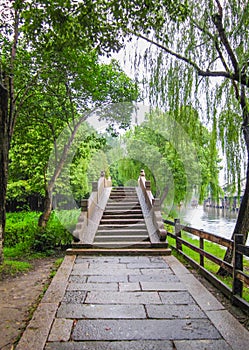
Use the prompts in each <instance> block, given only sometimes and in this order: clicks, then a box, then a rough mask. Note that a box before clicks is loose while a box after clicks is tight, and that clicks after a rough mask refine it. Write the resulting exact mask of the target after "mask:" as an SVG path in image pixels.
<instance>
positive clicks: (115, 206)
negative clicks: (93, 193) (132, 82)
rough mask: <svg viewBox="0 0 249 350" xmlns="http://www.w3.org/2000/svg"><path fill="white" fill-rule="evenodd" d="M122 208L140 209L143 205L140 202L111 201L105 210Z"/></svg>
mask: <svg viewBox="0 0 249 350" xmlns="http://www.w3.org/2000/svg"><path fill="white" fill-rule="evenodd" d="M120 209H125V210H137V209H140V210H141V207H140V205H139V204H138V203H128V204H126V203H124V202H120V203H111V204H107V205H106V207H105V211H109V210H120Z"/></svg>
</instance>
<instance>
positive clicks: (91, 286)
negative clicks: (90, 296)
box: [67, 282, 119, 292]
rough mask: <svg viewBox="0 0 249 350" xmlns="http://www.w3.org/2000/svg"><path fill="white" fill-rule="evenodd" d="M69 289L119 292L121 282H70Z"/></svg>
mask: <svg viewBox="0 0 249 350" xmlns="http://www.w3.org/2000/svg"><path fill="white" fill-rule="evenodd" d="M67 290H68V291H72V290H76V291H77V290H78V291H81V290H85V291H97V290H99V291H110V290H112V291H114V292H117V291H118V290H119V284H118V283H117V282H116V283H112V282H110V283H90V282H89V283H69V284H68V286H67Z"/></svg>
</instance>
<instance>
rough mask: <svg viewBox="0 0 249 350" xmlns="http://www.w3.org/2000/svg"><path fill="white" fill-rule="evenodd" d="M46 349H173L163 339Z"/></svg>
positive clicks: (49, 346)
mask: <svg viewBox="0 0 249 350" xmlns="http://www.w3.org/2000/svg"><path fill="white" fill-rule="evenodd" d="M174 349H175V348H174ZM46 350H173V343H172V342H171V341H165V340H157V341H154V340H147V341H112V342H109V341H105V342H101V341H93V342H91V341H85V342H70V343H48V344H47V346H46ZM201 350H203V348H202V349H201ZM218 350H220V349H218ZM225 350H226V349H225Z"/></svg>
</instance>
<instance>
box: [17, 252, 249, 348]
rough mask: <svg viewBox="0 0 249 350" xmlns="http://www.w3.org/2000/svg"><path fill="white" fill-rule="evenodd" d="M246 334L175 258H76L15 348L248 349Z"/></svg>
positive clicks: (70, 258)
mask: <svg viewBox="0 0 249 350" xmlns="http://www.w3.org/2000/svg"><path fill="white" fill-rule="evenodd" d="M248 339H249V332H248V331H247V330H246V329H245V328H243V327H242V325H240V324H239V322H238V321H237V320H236V319H235V318H234V317H233V316H232V315H231V314H229V313H228V312H227V311H226V310H225V309H224V307H223V305H221V304H220V303H219V302H218V301H217V299H216V298H215V297H214V296H213V295H212V294H211V293H210V292H208V291H207V289H206V288H205V287H204V286H203V285H202V284H201V283H200V282H199V281H198V280H197V279H196V278H195V277H194V276H193V275H192V274H191V272H190V271H188V270H187V269H186V268H185V267H184V266H183V265H182V264H181V263H180V262H179V261H178V260H177V259H176V258H175V257H173V256H167V257H158V256H108V257H105V256H90V255H89V256H86V257H84V256H80V257H77V256H73V255H72V256H67V257H66V258H65V260H64V262H63V264H62V266H61V268H60V269H59V270H58V272H57V274H56V276H55V278H54V279H53V281H52V283H51V285H50V287H49V288H48V290H47V292H46V293H45V296H44V298H43V299H42V301H41V303H40V305H39V306H38V308H37V310H36V312H35V314H34V317H33V319H32V320H31V322H30V324H29V325H28V327H27V329H26V331H25V332H24V334H23V336H22V338H21V339H20V341H19V343H18V346H17V350H31V349H32V350H33V349H35V350H44V349H45V350H56V349H58V350H63V349H64V350H79V349H80V350H84V349H87V350H93V349H94V350H132V349H133V350H190V349H191V350H203V349H205V350H213V349H216V350H240V349H241V350H245V349H247V348H248Z"/></svg>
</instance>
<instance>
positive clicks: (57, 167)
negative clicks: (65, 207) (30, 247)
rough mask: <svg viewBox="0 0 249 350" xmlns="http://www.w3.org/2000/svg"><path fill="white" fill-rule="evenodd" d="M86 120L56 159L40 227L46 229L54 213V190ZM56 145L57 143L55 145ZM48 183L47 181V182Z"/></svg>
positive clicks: (73, 133)
mask: <svg viewBox="0 0 249 350" xmlns="http://www.w3.org/2000/svg"><path fill="white" fill-rule="evenodd" d="M85 120H86V116H83V117H82V118H80V120H79V121H78V122H77V123H76V124H75V125H74V127H73V129H72V130H71V135H70V137H69V138H68V140H67V143H66V144H65V145H64V148H63V150H62V152H61V154H60V155H58V154H57V155H56V157H58V158H59V159H58V162H56V165H55V169H54V173H53V176H52V177H51V179H50V181H49V182H48V184H46V188H45V200H44V211H43V213H42V215H41V216H40V218H39V221H38V226H39V227H46V225H47V223H48V220H49V217H50V215H51V212H52V193H53V189H54V186H55V183H56V180H57V179H58V177H59V176H60V174H61V171H62V169H63V166H64V165H65V161H66V159H67V156H68V152H69V150H70V147H71V145H72V143H73V141H74V138H75V136H76V134H77V131H78V129H79V127H80V125H81V124H82V123H83V122H84V121H85ZM55 145H56V143H55ZM55 153H56V148H55ZM45 183H46V181H45Z"/></svg>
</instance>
